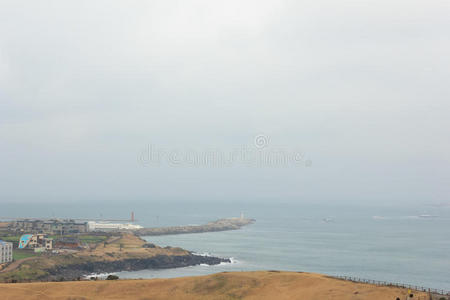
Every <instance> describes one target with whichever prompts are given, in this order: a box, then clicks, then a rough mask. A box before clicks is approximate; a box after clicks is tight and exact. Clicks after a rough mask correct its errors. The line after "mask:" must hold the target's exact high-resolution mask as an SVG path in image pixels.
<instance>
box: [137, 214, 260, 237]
mask: <svg viewBox="0 0 450 300" xmlns="http://www.w3.org/2000/svg"><path fill="white" fill-rule="evenodd" d="M254 222H255V219H245V218H229V219H220V220H217V221H214V222H209V223H207V224H203V225H190V226H172V227H155V228H142V229H138V230H136V231H134V233H135V234H136V235H139V236H152V235H170V234H186V233H202V232H215V231H226V230H237V229H240V228H241V227H243V226H246V225H249V224H252V223H254Z"/></svg>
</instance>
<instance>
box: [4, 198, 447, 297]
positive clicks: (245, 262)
mask: <svg viewBox="0 0 450 300" xmlns="http://www.w3.org/2000/svg"><path fill="white" fill-rule="evenodd" d="M91 205H92V204H91ZM132 206H133V204H130V203H128V204H126V207H125V204H121V205H118V204H115V205H108V206H100V205H94V206H92V207H91V208H90V209H89V210H86V209H84V208H83V207H82V206H79V205H77V206H70V205H69V206H68V205H66V206H62V205H61V206H58V205H53V206H52V208H51V211H52V213H51V214H52V215H55V216H56V215H57V216H58V217H84V218H90V217H91V218H93V217H103V218H118V217H122V218H124V217H125V218H126V217H127V215H124V214H127V213H128V210H131V208H130V207H132ZM14 207H15V206H14V205H9V206H8V205H6V211H5V213H9V214H10V215H14V214H15V213H17V211H15V208H14ZM134 207H135V208H134V210H135V215H136V218H137V219H138V223H139V224H141V225H143V226H149V227H153V226H172V225H194V224H204V223H206V222H208V221H214V220H216V219H218V218H223V217H237V216H239V215H240V214H241V212H243V213H244V214H245V217H249V218H254V219H256V222H255V223H254V224H252V225H249V226H245V227H243V228H242V229H240V230H233V231H223V232H209V233H198V234H182V235H168V236H150V237H144V238H145V239H146V240H147V241H148V242H151V243H154V244H157V245H159V246H174V247H182V248H184V249H187V250H190V251H193V252H195V253H198V254H202V255H213V256H219V257H225V258H230V259H231V261H232V263H222V264H220V265H216V266H207V265H199V266H193V267H186V268H177V269H164V270H142V271H135V272H119V273H116V274H118V275H119V276H120V277H121V278H157V277H161V278H170V277H179V276H192V275H205V274H211V273H216V272H222V271H248V270H289V271H303V272H317V273H324V274H329V275H346V276H355V277H360V278H365V279H375V280H382V281H392V282H399V283H407V284H414V285H420V286H426V287H431V288H439V289H447V290H450V207H445V206H443V207H434V206H428V205H413V206H411V205H393V204H391V205H388V204H385V205H361V204H359V205H357V204H352V205H351V204H346V205H342V204H337V203H334V204H304V203H292V202H291V203H284V204H283V203H277V202H265V203H257V202H252V203H247V202H232V203H207V202H206V203H205V202H201V203H193V202H177V203H175V202H168V203H161V202H148V203H139V204H135V205H134ZM8 209H9V211H8ZM30 209H31V210H30V211H29V214H30V215H29V216H36V213H41V215H39V216H40V217H43V216H45V213H44V212H43V211H40V210H43V208H42V206H39V207H37V206H36V207H35V208H34V209H33V208H32V206H31V208H30ZM21 213H22V214H23V213H24V210H23V206H22V210H21ZM42 214H44V215H42ZM46 214H47V215H46V216H48V214H49V211H48V210H47V212H46Z"/></svg>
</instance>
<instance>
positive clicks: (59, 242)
mask: <svg viewBox="0 0 450 300" xmlns="http://www.w3.org/2000/svg"><path fill="white" fill-rule="evenodd" d="M131 218H132V219H131V221H132V222H133V221H134V213H132V214H131ZM5 228H6V227H5ZM141 228H142V226H139V225H135V224H124V223H108V222H93V221H89V222H77V221H75V220H72V219H54V220H36V219H23V220H15V221H12V222H10V223H9V224H8V225H7V230H8V231H10V232H13V233H16V234H21V237H20V240H19V244H18V246H17V248H18V249H33V250H34V251H35V252H44V251H52V250H53V249H67V248H69V249H75V248H79V247H81V246H82V245H81V243H80V240H79V239H78V238H76V236H75V237H74V236H67V235H74V234H75V235H76V234H82V233H87V232H111V231H124V230H125V231H132V230H138V229H141ZM49 235H52V236H57V237H55V238H54V239H53V238H50V237H49ZM12 253H13V243H10V242H5V241H2V240H0V264H3V263H7V262H11V261H12V259H13V256H12Z"/></svg>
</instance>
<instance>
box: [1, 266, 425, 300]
mask: <svg viewBox="0 0 450 300" xmlns="http://www.w3.org/2000/svg"><path fill="white" fill-rule="evenodd" d="M406 293H407V291H406V290H405V289H400V288H395V287H379V286H373V285H368V284H359V283H352V282H348V281H343V280H338V279H332V278H329V277H326V276H323V275H319V274H310V273H294V272H267V271H264V272H263V271H261V272H235V273H219V274H213V275H209V276H200V277H185V278H173V279H150V280H119V281H80V282H76V281H75V282H55V283H50V282H47V283H21V284H0V298H1V299H24V300H25V299H39V300H44V299H52V300H53V299H54V300H56V299H58V300H63V299H64V300H66V299H78V300H88V299H89V300H93V299H121V300H131V299H140V300H149V299H152V300H155V299H196V300H197V299H255V300H256V299H258V300H261V299H277V300H282V299H305V300H308V299H333V300H344V299H345V300H347V299H350V300H351V299H354V300H379V299H396V297H400V299H405V296H406ZM419 296H421V298H422V299H426V298H424V296H425V294H421V295H420V294H417V295H415V298H414V299H419Z"/></svg>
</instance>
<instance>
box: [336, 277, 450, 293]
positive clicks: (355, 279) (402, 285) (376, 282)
mask: <svg viewBox="0 0 450 300" xmlns="http://www.w3.org/2000/svg"><path fill="white" fill-rule="evenodd" d="M331 277H333V278H337V279H343V280H348V281H352V282H360V283H369V284H374V285H379V286H395V287H400V288H406V289H411V290H414V291H421V292H429V293H432V294H437V295H442V296H450V291H447V290H444V289H433V288H428V287H425V286H419V285H412V284H405V283H398V282H389V281H380V280H373V279H364V278H359V277H352V276H331Z"/></svg>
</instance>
